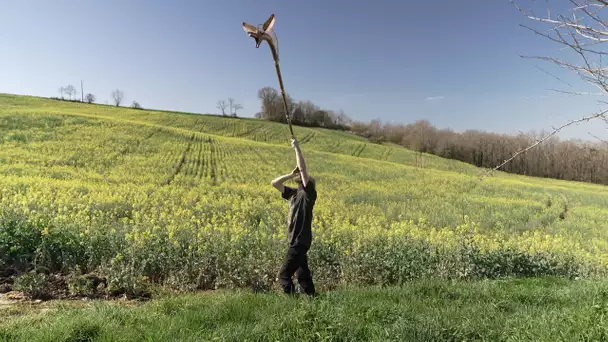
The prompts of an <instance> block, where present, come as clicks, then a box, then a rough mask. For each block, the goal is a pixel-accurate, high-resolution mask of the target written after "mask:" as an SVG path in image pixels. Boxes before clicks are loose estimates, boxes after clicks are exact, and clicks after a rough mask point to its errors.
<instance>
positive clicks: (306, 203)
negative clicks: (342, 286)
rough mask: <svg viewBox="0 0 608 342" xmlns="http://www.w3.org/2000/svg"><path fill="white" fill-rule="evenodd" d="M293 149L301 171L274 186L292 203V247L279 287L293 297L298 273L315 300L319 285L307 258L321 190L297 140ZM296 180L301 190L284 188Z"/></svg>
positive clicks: (289, 250) (281, 274)
mask: <svg viewBox="0 0 608 342" xmlns="http://www.w3.org/2000/svg"><path fill="white" fill-rule="evenodd" d="M291 146H292V147H293V148H294V149H295V151H296V162H297V167H296V168H295V169H294V170H293V171H292V172H291V173H290V174H287V175H283V176H279V177H277V178H276V179H275V180H273V181H272V185H273V186H274V187H275V188H276V189H277V190H279V191H280V192H281V195H282V197H283V198H284V199H285V200H288V201H289V216H288V220H287V232H288V237H289V247H288V249H287V256H286V257H285V261H284V263H283V266H282V267H281V270H280V271H279V283H280V284H281V287H282V288H283V291H284V292H285V293H288V294H293V293H294V292H295V288H294V285H293V281H292V279H291V278H292V275H293V274H294V272H295V274H296V277H297V279H298V283H299V285H300V287H301V289H302V291H303V292H304V293H306V294H308V295H311V296H312V295H314V294H315V285H314V283H313V281H312V275H311V273H310V269H309V268H308V257H307V255H306V254H307V253H308V250H309V249H310V245H311V243H312V210H313V207H314V205H315V202H316V200H317V190H316V186H315V185H316V184H315V180H314V179H313V178H312V177H310V176H309V175H308V170H307V168H306V163H305V162H304V156H303V155H302V151H301V150H300V146H299V144H298V141H297V140H296V139H295V138H293V139H292V140H291ZM292 178H293V179H294V180H295V181H296V183H297V184H298V188H297V189H294V188H291V187H288V186H284V185H283V183H284V182H285V181H287V180H289V179H292Z"/></svg>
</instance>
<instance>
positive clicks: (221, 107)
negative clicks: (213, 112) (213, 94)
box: [217, 100, 228, 115]
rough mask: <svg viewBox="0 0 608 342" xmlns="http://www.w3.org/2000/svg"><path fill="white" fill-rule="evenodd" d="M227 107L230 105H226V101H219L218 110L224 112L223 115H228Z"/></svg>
mask: <svg viewBox="0 0 608 342" xmlns="http://www.w3.org/2000/svg"><path fill="white" fill-rule="evenodd" d="M226 107H228V105H227V104H226V101H224V100H219V101H217V108H218V109H219V110H221V111H222V115H226Z"/></svg>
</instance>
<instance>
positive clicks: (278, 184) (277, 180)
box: [270, 168, 298, 193]
mask: <svg viewBox="0 0 608 342" xmlns="http://www.w3.org/2000/svg"><path fill="white" fill-rule="evenodd" d="M297 170H298V168H295V169H294V170H293V171H291V173H288V174H286V175H282V176H279V177H277V178H275V179H273V180H272V182H270V184H272V186H274V187H275V188H276V189H277V190H279V191H280V192H281V193H283V191H285V186H284V185H283V183H285V182H286V181H288V180H290V179H291V178H293V177H294V176H295V175H296V173H297V172H298V171H297Z"/></svg>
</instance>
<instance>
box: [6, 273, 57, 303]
mask: <svg viewBox="0 0 608 342" xmlns="http://www.w3.org/2000/svg"><path fill="white" fill-rule="evenodd" d="M13 289H14V290H15V291H21V292H23V294H24V295H25V296H27V297H29V298H32V299H48V298H50V297H51V296H52V295H51V293H50V291H49V279H48V276H47V275H46V274H45V273H36V272H31V273H25V274H23V275H21V276H19V277H18V278H17V279H15V283H14V284H13Z"/></svg>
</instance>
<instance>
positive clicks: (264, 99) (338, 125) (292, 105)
mask: <svg viewBox="0 0 608 342" xmlns="http://www.w3.org/2000/svg"><path fill="white" fill-rule="evenodd" d="M285 98H286V99H287V108H288V110H289V115H290V118H291V123H292V124H294V125H298V126H306V127H324V128H329V129H336V130H348V129H349V126H348V124H349V122H350V121H351V120H350V119H349V118H348V116H347V115H346V114H345V113H344V111H342V110H340V111H339V112H335V111H332V110H327V109H322V108H321V107H319V106H317V105H315V104H314V103H312V102H311V101H307V100H306V101H303V100H300V101H296V100H295V99H293V98H292V97H291V96H289V95H288V94H285ZM258 99H260V101H261V104H262V108H261V109H262V110H261V111H260V112H258V113H256V114H255V117H256V118H263V119H265V120H269V121H275V122H282V123H287V118H286V116H285V108H284V105H283V97H282V95H281V93H280V92H279V91H278V90H276V89H274V88H272V87H264V88H262V89H260V90H259V91H258Z"/></svg>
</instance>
